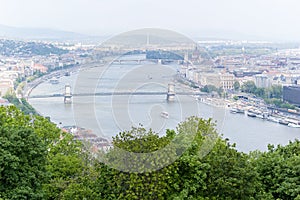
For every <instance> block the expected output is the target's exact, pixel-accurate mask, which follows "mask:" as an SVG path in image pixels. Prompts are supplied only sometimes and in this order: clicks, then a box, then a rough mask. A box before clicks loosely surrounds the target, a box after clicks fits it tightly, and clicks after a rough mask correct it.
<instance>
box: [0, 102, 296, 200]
mask: <svg viewBox="0 0 300 200" xmlns="http://www.w3.org/2000/svg"><path fill="white" fill-rule="evenodd" d="M113 145H114V148H113V149H111V150H110V151H109V152H108V153H105V154H99V155H96V154H92V153H91V152H90V150H89V149H90V146H89V144H88V143H87V144H85V142H79V141H76V140H74V138H73V136H72V135H70V134H67V133H64V132H62V131H61V130H60V129H58V128H57V127H56V125H55V124H53V123H51V122H50V121H48V120H47V119H45V118H43V117H40V116H35V115H33V116H31V115H24V114H23V113H22V112H21V111H19V110H18V109H16V108H15V107H13V106H10V107H0V199H1V198H2V199H5V200H6V199H53V200H54V199H64V200H67V199H78V200H79V199H178V200H181V199H202V200H203V199H300V196H299V194H300V178H299V177H300V174H299V172H300V168H299V167H300V142H299V141H298V140H296V141H294V142H290V143H289V144H288V145H286V146H280V145H279V146H277V147H276V148H275V147H274V146H272V145H270V146H269V150H268V151H267V152H259V151H255V152H251V153H250V154H245V153H242V152H239V151H237V150H236V149H235V145H234V144H233V145H232V144H230V143H229V142H228V140H224V139H222V138H221V137H220V136H218V135H217V131H216V129H215V124H214V123H213V122H212V120H211V119H208V120H204V119H201V118H197V117H191V118H189V119H187V120H186V121H184V122H182V123H180V124H179V125H178V127H177V129H176V130H167V132H166V134H165V135H164V136H160V135H158V134H157V133H155V132H153V131H152V130H146V129H145V128H143V127H137V128H132V129H131V130H129V131H124V132H121V133H119V134H118V135H116V136H115V137H114V138H113ZM96 158H97V159H96Z"/></svg>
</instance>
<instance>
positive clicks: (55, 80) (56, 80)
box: [49, 77, 59, 84]
mask: <svg viewBox="0 0 300 200" xmlns="http://www.w3.org/2000/svg"><path fill="white" fill-rule="evenodd" d="M49 82H50V83H51V84H58V83H59V81H58V79H57V78H55V77H53V78H51V79H50V80H49Z"/></svg>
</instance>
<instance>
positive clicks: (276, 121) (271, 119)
mask: <svg viewBox="0 0 300 200" xmlns="http://www.w3.org/2000/svg"><path fill="white" fill-rule="evenodd" d="M267 120H268V121H270V122H275V123H278V122H279V119H278V118H276V117H273V116H269V117H267Z"/></svg>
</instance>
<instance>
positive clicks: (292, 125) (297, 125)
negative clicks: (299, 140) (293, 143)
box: [288, 123, 300, 128]
mask: <svg viewBox="0 0 300 200" xmlns="http://www.w3.org/2000/svg"><path fill="white" fill-rule="evenodd" d="M288 126H289V127H292V128H300V125H299V124H295V123H288Z"/></svg>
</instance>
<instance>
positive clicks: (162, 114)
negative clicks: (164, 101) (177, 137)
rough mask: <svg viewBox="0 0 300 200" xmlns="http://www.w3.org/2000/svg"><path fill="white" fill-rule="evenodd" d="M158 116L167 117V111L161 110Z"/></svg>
mask: <svg viewBox="0 0 300 200" xmlns="http://www.w3.org/2000/svg"><path fill="white" fill-rule="evenodd" d="M160 116H161V117H163V118H166V119H168V118H169V113H168V112H166V111H163V112H161V113H160Z"/></svg>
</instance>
